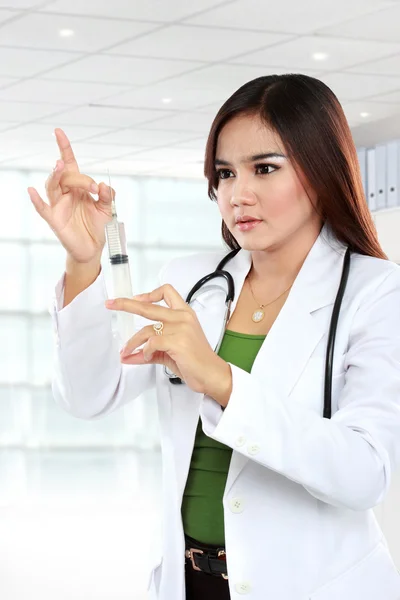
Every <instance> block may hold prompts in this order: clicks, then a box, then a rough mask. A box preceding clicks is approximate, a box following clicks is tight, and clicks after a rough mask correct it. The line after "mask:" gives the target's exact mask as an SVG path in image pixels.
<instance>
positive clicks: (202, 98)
mask: <svg viewBox="0 0 400 600" xmlns="http://www.w3.org/2000/svg"><path fill="white" fill-rule="evenodd" d="M196 73H198V71H196ZM165 99H166V100H169V102H168V103H165V102H163V100H165ZM225 99H226V92H225V91H224V89H221V88H215V87H213V82H212V81H211V80H208V82H207V84H206V85H195V84H193V82H192V81H187V80H186V78H185V76H183V75H181V76H180V77H178V78H172V79H169V80H167V81H163V82H160V83H157V84H155V85H151V86H149V87H146V88H138V89H136V90H132V91H129V92H126V93H121V94H118V95H116V96H114V97H109V98H107V100H103V101H102V102H101V104H102V105H104V106H120V107H123V108H134V107H136V108H145V107H147V108H152V109H157V108H165V109H166V110H191V109H194V108H197V107H198V106H204V105H205V104H209V103H211V102H213V103H214V102H215V103H218V102H221V103H222V101H223V100H225Z"/></svg>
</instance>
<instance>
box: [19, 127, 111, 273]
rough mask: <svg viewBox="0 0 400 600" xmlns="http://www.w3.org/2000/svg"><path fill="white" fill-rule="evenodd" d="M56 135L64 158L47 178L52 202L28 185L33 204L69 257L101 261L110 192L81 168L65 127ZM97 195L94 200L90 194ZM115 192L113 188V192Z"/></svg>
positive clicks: (109, 206)
mask: <svg viewBox="0 0 400 600" xmlns="http://www.w3.org/2000/svg"><path fill="white" fill-rule="evenodd" d="M55 135H56V139H57V144H58V147H59V149H60V154H61V160H57V163H56V167H55V169H54V171H53V172H52V173H51V174H50V175H49V177H48V179H47V181H46V194H47V198H48V200H49V204H47V203H46V202H44V200H42V198H41V197H40V195H39V193H38V192H37V190H36V189H35V188H28V193H29V196H30V198H31V201H32V204H33V205H34V207H35V209H36V210H37V212H38V213H39V215H40V216H41V217H42V218H43V219H44V220H45V221H46V222H47V223H48V224H49V226H50V227H51V229H52V230H53V231H54V233H55V234H56V236H57V237H58V239H59V240H60V242H61V244H62V245H63V246H64V248H65V249H66V251H67V253H68V255H69V257H70V258H72V259H73V260H74V261H76V262H78V263H89V262H92V261H93V260H97V259H98V260H99V261H100V258H101V253H102V251H103V248H104V245H105V241H106V238H105V226H106V224H107V223H109V222H110V221H111V219H112V209H111V201H112V198H111V193H110V189H109V187H108V186H107V185H106V184H105V183H100V185H97V184H96V182H95V181H94V180H93V179H92V178H91V177H89V176H88V175H83V174H82V173H80V171H79V167H78V163H77V162H76V159H75V156H74V153H73V151H72V148H71V144H70V142H69V140H68V138H67V136H66V135H65V133H64V131H63V130H62V129H56V130H55ZM91 193H92V194H98V198H99V199H98V200H97V201H95V200H94V199H93V198H92V196H91V195H90V194H91ZM112 193H113V195H114V191H112Z"/></svg>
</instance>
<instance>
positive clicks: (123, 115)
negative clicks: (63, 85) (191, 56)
mask: <svg viewBox="0 0 400 600" xmlns="http://www.w3.org/2000/svg"><path fill="white" fill-rule="evenodd" d="M168 114H170V113H169V112H168V111H165V110H146V109H140V108H131V109H121V108H119V107H116V106H112V107H110V108H102V107H99V106H96V105H89V106H82V107H80V108H75V109H73V110H68V111H67V112H63V113H61V114H60V115H58V116H57V119H54V118H53V117H50V118H44V119H42V121H43V122H44V123H54V122H55V121H56V122H57V123H58V124H59V126H60V127H62V126H63V125H94V126H96V125H102V126H104V127H117V128H121V127H131V126H132V125H139V124H142V123H146V122H148V121H153V120H155V119H159V118H160V117H164V116H167V115H168Z"/></svg>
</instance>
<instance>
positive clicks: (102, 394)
mask: <svg viewBox="0 0 400 600" xmlns="http://www.w3.org/2000/svg"><path fill="white" fill-rule="evenodd" d="M163 271H164V270H162V272H161V273H163ZM161 273H160V277H161ZM64 277H65V274H64V275H63V277H62V278H61V280H60V281H59V283H58V285H57V287H56V294H55V298H54V301H53V304H52V306H51V309H50V312H51V316H52V320H53V329H54V333H55V351H54V366H53V373H54V374H53V380H52V391H53V396H54V398H55V400H56V402H57V403H58V404H59V405H60V406H61V407H62V408H64V409H65V410H66V411H67V412H69V413H70V414H72V415H73V416H76V417H79V418H82V419H97V418H99V417H102V416H103V415H106V414H108V413H110V412H112V411H114V410H115V409H116V408H118V407H120V406H122V405H124V404H126V403H127V402H129V401H130V400H133V399H134V398H136V397H137V396H139V395H140V394H141V393H142V392H144V391H146V390H148V389H150V388H151V387H152V386H153V385H154V384H155V368H156V366H155V365H123V364H122V363H121V362H120V355H119V351H120V349H121V346H122V344H121V342H120V338H119V335H118V334H117V332H115V331H113V327H112V312H111V311H110V310H109V309H107V308H106V307H105V301H106V300H107V298H108V295H107V289H106V284H105V280H104V275H103V272H102V271H101V272H100V274H99V276H98V277H97V279H96V280H95V281H94V282H93V283H92V285H90V286H89V287H88V288H86V289H85V290H83V292H81V293H80V294H78V296H76V298H74V300H73V301H72V302H71V303H70V304H68V305H67V306H65V307H64V308H61V307H62V306H63V295H64ZM149 323H150V322H149V321H147V320H146V319H142V318H141V317H135V331H138V330H140V329H141V328H142V327H144V326H145V325H148V324H149Z"/></svg>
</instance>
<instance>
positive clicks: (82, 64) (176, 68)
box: [45, 54, 205, 85]
mask: <svg viewBox="0 0 400 600" xmlns="http://www.w3.org/2000/svg"><path fill="white" fill-rule="evenodd" d="M203 64H205V63H202V62H200V63H199V62H192V61H186V60H163V59H154V58H133V57H132V58H131V57H126V56H110V55H108V54H101V55H100V54H97V55H95V56H89V57H87V58H83V59H81V60H79V61H76V62H74V63H73V64H71V65H67V66H65V67H61V68H57V69H56V70H54V71H52V72H51V73H48V74H47V75H46V76H45V78H46V79H52V78H54V79H64V80H69V81H93V82H102V83H103V82H104V83H121V84H130V85H148V84H150V83H154V82H156V81H158V80H160V79H165V78H167V77H173V76H174V75H179V74H180V73H184V72H185V71H190V70H191V69H195V68H198V67H199V66H202V65H203Z"/></svg>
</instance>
